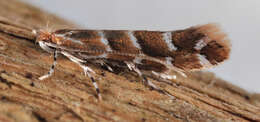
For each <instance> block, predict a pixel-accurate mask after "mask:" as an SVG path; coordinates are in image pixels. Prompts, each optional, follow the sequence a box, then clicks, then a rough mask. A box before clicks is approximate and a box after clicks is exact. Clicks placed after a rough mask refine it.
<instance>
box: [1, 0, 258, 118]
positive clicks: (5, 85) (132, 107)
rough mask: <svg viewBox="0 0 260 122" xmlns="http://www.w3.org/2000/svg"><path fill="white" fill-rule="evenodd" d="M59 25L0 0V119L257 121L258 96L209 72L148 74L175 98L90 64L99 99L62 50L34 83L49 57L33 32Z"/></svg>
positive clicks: (129, 74)
mask: <svg viewBox="0 0 260 122" xmlns="http://www.w3.org/2000/svg"><path fill="white" fill-rule="evenodd" d="M70 9H72V8H70ZM47 25H48V27H47ZM64 27H66V28H76V26H75V24H73V23H71V22H69V21H66V20H64V19H62V18H59V17H57V16H55V15H53V14H50V13H47V12H45V11H42V10H40V9H38V8H36V7H33V6H31V5H28V4H25V3H22V2H20V1H17V0H1V1H0V121H1V122H2V121H3V122H25V121H26V122H30V121H32V122H46V121H51V122H56V121H61V122H65V121H67V122H70V121H73V122H77V121H79V122H80V121H118V122H124V121H140V122H144V121H147V122H148V121H149V122H150V121H160V122H162V121H176V122H177V121H196V122H197V121H198V122H199V121H201V122H202V121H208V122H211V121H214V122H215V121H220V122H224V121H227V122H229V121H241V122H243V121H260V99H259V98H260V95H259V94H251V93H248V92H247V91H245V90H243V89H241V88H239V87H237V86H235V85H232V84H230V83H228V82H226V81H224V80H221V79H220V78H217V77H216V76H215V75H214V74H213V73H210V72H193V73H188V78H184V77H182V76H180V75H178V74H177V79H176V80H160V79H156V78H149V79H150V80H151V81H152V82H153V83H155V84H156V85H157V86H160V88H161V89H164V90H166V91H167V92H169V93H170V94H172V95H173V96H174V99H171V98H170V97H168V96H167V95H164V94H162V93H160V92H157V91H154V90H150V89H149V88H147V87H145V85H143V83H142V82H141V79H140V78H138V77H137V75H136V74H135V73H133V72H130V71H127V70H123V71H120V72H117V73H112V72H109V71H107V70H105V69H103V68H101V67H97V66H94V65H90V67H91V68H93V69H94V70H95V71H96V72H97V75H95V79H97V82H98V84H99V86H100V89H101V94H102V96H103V101H99V100H98V99H97V98H96V92H95V89H94V87H93V86H92V84H91V82H90V79H89V78H88V77H85V76H84V75H83V72H82V69H81V68H80V67H79V66H77V65H76V64H74V63H73V62H71V61H69V60H68V59H67V58H65V57H63V56H60V57H59V58H58V65H57V67H56V69H55V72H54V75H53V76H52V77H50V78H48V79H46V80H43V81H40V80H38V78H39V77H40V76H42V75H44V74H46V73H47V72H48V70H49V67H50V66H51V64H52V62H53V59H52V56H51V55H50V54H49V53H47V52H45V51H43V50H42V49H41V48H40V47H39V46H38V45H37V44H36V43H35V35H34V34H33V33H32V30H33V29H46V28H47V29H52V30H55V29H58V28H64ZM234 77H235V76H234ZM245 82H246V81H245Z"/></svg>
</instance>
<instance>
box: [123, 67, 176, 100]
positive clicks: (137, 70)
mask: <svg viewBox="0 0 260 122" xmlns="http://www.w3.org/2000/svg"><path fill="white" fill-rule="evenodd" d="M125 63H126V65H127V67H128V68H129V69H130V70H133V71H135V72H136V73H137V74H138V75H139V76H140V77H141V78H142V79H143V82H144V84H145V85H147V86H148V87H150V88H151V89H153V90H156V91H158V92H160V93H163V94H166V95H168V96H169V97H171V98H172V99H174V96H172V95H171V94H169V93H167V92H165V91H164V90H162V89H160V88H159V87H157V86H156V85H155V84H153V82H151V81H150V80H148V79H147V77H146V76H145V75H143V73H142V72H141V71H140V70H139V69H138V68H137V67H136V65H135V64H133V63H130V62H125Z"/></svg>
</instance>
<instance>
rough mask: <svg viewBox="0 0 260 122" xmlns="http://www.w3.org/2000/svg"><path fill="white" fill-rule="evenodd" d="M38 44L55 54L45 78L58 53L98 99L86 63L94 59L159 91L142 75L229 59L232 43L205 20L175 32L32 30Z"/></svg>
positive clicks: (191, 69)
mask: <svg viewBox="0 0 260 122" xmlns="http://www.w3.org/2000/svg"><path fill="white" fill-rule="evenodd" d="M35 33H36V34H37V39H36V41H37V42H38V43H39V45H40V47H41V48H42V49H44V50H46V51H48V52H50V53H53V54H54V63H53V65H52V67H51V69H50V71H49V72H48V74H46V75H44V76H42V77H40V78H39V79H40V80H43V79H45V78H47V77H49V76H51V75H52V74H53V71H54V67H55V64H56V58H57V55H58V54H62V55H64V56H66V57H68V58H69V59H70V60H71V61H73V62H75V63H77V64H78V65H79V66H80V67H82V68H83V70H84V73H85V75H88V77H89V78H90V79H91V81H92V83H93V85H94V86H95V88H96V92H97V94H98V96H99V98H101V96H100V93H99V88H98V85H97V83H96V81H95V80H94V78H93V76H92V75H93V74H94V73H95V72H94V71H93V70H92V69H91V68H90V67H88V66H87V65H86V64H87V63H91V62H94V63H96V62H98V63H101V64H103V65H104V64H105V65H106V66H107V67H108V69H110V70H111V71H112V70H113V69H112V68H111V67H110V66H109V65H110V64H117V65H119V66H120V65H122V66H123V65H124V66H125V67H128V68H129V69H130V70H133V71H135V72H137V73H138V74H139V75H140V76H141V77H142V78H143V80H144V82H146V84H147V85H149V86H150V87H152V88H154V89H158V88H157V87H156V86H155V85H154V84H152V83H151V82H150V81H149V80H148V79H147V78H146V77H145V76H144V75H143V73H142V72H143V71H150V72H153V73H155V74H157V75H160V74H161V75H162V76H166V75H165V74H167V71H169V70H174V71H177V72H179V73H184V72H185V71H194V70H200V69H203V68H209V67H212V66H216V65H217V64H219V63H221V62H223V61H224V60H226V59H228V57H229V53H230V43H229V40H228V38H227V37H226V34H224V33H223V32H221V31H220V29H219V27H218V26H217V25H216V24H206V25H200V26H194V27H190V28H188V29H184V30H176V31H146V30H145V31H140V30H138V31H134V30H133V31H130V30H77V29H60V30H56V31H54V32H48V31H43V30H40V31H35Z"/></svg>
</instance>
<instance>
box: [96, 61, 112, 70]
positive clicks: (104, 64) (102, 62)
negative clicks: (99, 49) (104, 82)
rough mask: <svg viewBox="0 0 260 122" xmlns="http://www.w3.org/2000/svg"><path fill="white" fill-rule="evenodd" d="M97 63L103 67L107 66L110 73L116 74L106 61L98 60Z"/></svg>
mask: <svg viewBox="0 0 260 122" xmlns="http://www.w3.org/2000/svg"><path fill="white" fill-rule="evenodd" d="M96 62H98V63H99V64H101V65H102V66H105V67H106V68H107V69H108V70H109V71H110V72H114V70H113V68H112V67H110V66H109V65H108V64H107V63H106V62H105V61H103V60H98V61H96Z"/></svg>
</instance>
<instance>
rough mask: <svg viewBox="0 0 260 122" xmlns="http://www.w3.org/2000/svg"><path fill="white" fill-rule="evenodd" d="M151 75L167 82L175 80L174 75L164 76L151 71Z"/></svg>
mask: <svg viewBox="0 0 260 122" xmlns="http://www.w3.org/2000/svg"><path fill="white" fill-rule="evenodd" d="M152 74H154V75H156V76H157V77H159V78H162V79H167V80H171V79H176V78H177V76H176V75H168V74H165V73H157V72H154V71H152Z"/></svg>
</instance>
